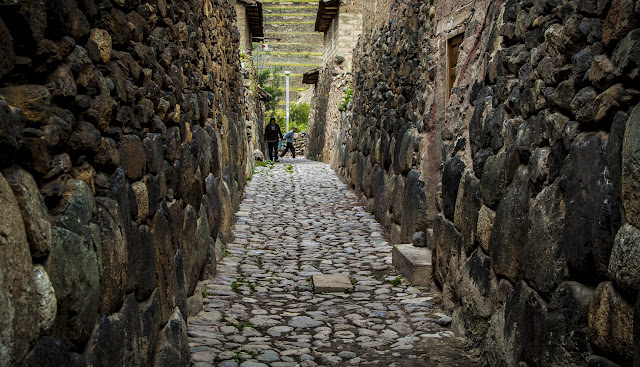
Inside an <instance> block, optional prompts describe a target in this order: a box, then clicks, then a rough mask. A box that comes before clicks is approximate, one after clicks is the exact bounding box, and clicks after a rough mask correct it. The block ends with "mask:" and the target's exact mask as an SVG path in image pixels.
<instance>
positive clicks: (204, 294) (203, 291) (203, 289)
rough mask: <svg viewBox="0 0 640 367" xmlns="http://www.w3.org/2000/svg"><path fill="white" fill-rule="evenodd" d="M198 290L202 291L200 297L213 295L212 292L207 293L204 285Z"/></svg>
mask: <svg viewBox="0 0 640 367" xmlns="http://www.w3.org/2000/svg"><path fill="white" fill-rule="evenodd" d="M200 292H201V293H202V298H207V297H209V296H213V294H211V293H209V290H208V289H207V288H206V287H202V289H201V290H200Z"/></svg>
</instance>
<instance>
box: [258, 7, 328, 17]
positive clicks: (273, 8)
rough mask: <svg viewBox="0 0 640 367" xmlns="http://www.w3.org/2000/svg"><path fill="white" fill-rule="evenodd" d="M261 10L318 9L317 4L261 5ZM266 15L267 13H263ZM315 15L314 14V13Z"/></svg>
mask: <svg viewBox="0 0 640 367" xmlns="http://www.w3.org/2000/svg"><path fill="white" fill-rule="evenodd" d="M262 10H316V11H317V10H318V7H317V6H263V7H262ZM265 15H268V14H265ZM314 16H315V14H314Z"/></svg>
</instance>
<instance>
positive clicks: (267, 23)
mask: <svg viewBox="0 0 640 367" xmlns="http://www.w3.org/2000/svg"><path fill="white" fill-rule="evenodd" d="M264 24H316V22H264Z"/></svg>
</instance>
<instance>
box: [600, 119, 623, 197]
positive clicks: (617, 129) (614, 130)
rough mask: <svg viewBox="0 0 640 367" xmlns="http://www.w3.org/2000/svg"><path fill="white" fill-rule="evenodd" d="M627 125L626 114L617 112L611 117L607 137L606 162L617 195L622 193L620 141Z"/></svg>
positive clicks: (621, 141)
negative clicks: (611, 121)
mask: <svg viewBox="0 0 640 367" xmlns="http://www.w3.org/2000/svg"><path fill="white" fill-rule="evenodd" d="M626 125H627V115H626V114H625V113H623V112H618V113H617V114H616V116H615V117H614V118H613V123H612V124H611V129H610V130H609V139H607V148H606V152H605V154H606V157H605V159H606V162H607V170H608V171H609V179H610V180H611V185H612V186H613V189H614V191H615V193H616V196H617V197H620V195H622V143H623V141H624V132H625V128H626Z"/></svg>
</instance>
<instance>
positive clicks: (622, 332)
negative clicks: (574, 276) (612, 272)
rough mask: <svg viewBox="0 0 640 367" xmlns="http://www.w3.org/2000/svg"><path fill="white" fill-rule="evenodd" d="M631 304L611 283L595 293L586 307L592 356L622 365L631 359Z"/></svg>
mask: <svg viewBox="0 0 640 367" xmlns="http://www.w3.org/2000/svg"><path fill="white" fill-rule="evenodd" d="M631 320H633V304H632V303H630V302H629V300H628V299H627V298H625V297H624V296H623V295H622V294H620V292H618V290H617V289H616V287H615V286H614V285H613V282H609V281H606V282H602V283H600V284H598V287H597V288H596V290H595V293H594V295H593V298H592V300H591V305H590V306H589V317H588V323H589V342H590V343H591V346H592V347H593V350H594V354H598V355H601V356H604V357H606V358H608V359H610V360H612V361H614V362H616V363H619V364H620V365H623V366H630V365H631V362H632V360H633V353H634V351H633V349H634V348H633V327H634V326H633V325H632V323H631V322H630V321H631Z"/></svg>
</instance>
